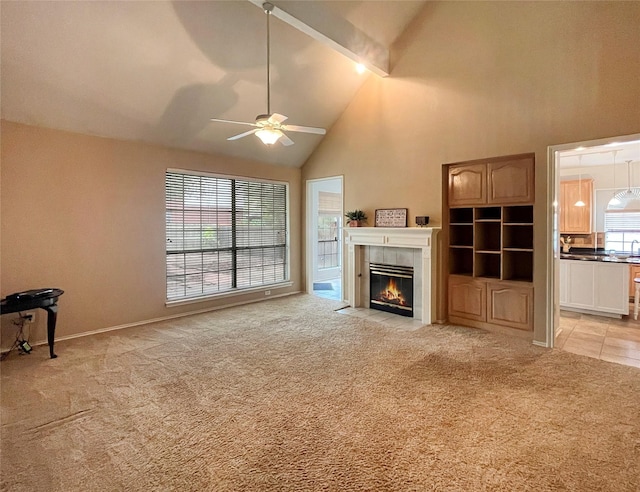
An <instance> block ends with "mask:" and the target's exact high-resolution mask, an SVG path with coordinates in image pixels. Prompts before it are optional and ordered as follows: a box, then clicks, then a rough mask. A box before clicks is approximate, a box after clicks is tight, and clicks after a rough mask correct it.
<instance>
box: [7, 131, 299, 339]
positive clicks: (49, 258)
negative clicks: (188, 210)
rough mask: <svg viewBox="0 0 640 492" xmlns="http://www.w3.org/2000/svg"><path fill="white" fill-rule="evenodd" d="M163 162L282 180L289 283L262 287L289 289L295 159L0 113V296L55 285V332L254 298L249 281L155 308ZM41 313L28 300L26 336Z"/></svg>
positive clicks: (41, 329)
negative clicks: (83, 129)
mask: <svg viewBox="0 0 640 492" xmlns="http://www.w3.org/2000/svg"><path fill="white" fill-rule="evenodd" d="M170 167H171V168H181V169H193V170H200V171H209V172H214V173H223V174H231V175H236V176H249V177H256V178H268V179H274V180H279V181H286V182H288V183H289V185H290V187H289V191H290V206H291V279H292V280H293V282H294V283H293V286H291V287H288V288H283V289H272V295H278V294H282V293H285V292H294V291H299V290H301V283H300V277H301V266H300V213H301V203H300V197H301V189H300V188H301V186H300V183H301V180H300V170H299V169H292V168H288V167H276V166H270V165H266V164H260V163H255V162H247V161H243V160H239V159H234V158H229V157H218V156H211V155H205V154H199V153H195V152H187V151H180V150H172V149H167V148H162V147H156V146H151V145H145V144H139V143H133V142H123V141H118V140H111V139H105V138H98V137H91V136H85V135H79V134H73V133H67V132H61V131H56V130H49V129H43V128H37V127H32V126H26V125H21V124H16V123H12V122H7V121H2V167H1V173H2V174H1V178H2V183H1V193H2V196H1V206H2V209H1V212H2V223H1V229H0V231H1V248H2V249H1V251H0V253H1V263H0V266H1V271H0V273H1V277H0V279H1V281H2V283H1V285H0V289H1V293H2V296H3V297H4V296H5V295H7V294H9V293H12V292H15V291H20V290H25V289H31V288H38V287H59V288H61V289H63V290H64V291H65V294H64V295H63V296H62V297H61V298H60V311H59V315H58V328H57V335H58V336H60V337H62V336H68V335H72V334H77V333H82V332H87V331H92V330H100V329H104V328H108V327H113V326H120V325H124V324H129V323H135V322H139V321H144V320H149V319H156V318H161V317H165V316H171V315H175V314H179V313H183V312H190V311H195V310H199V309H205V308H211V307H214V306H222V305H225V304H231V303H237V302H242V301H248V300H252V299H264V298H265V295H264V292H259V293H255V294H250V295H243V296H236V297H231V298H226V299H218V300H214V301H207V302H199V303H195V304H189V305H183V306H180V307H171V308H167V307H165V298H166V295H165V294H166V291H165V254H164V251H165V249H164V248H165V246H164V244H165V230H164V229H165V225H164V224H165V213H164V209H165V204H164V175H165V170H166V169H167V168H170ZM45 320H46V313H45V312H44V311H42V310H38V323H37V326H36V330H37V331H36V334H35V335H36V336H35V339H37V340H43V339H45V338H46V328H45V326H46V325H45ZM2 327H3V329H2V333H3V335H4V336H3V346H4V347H6V346H7V343H9V344H10V343H11V342H12V341H13V340H12V337H13V333H15V330H14V329H13V327H12V325H11V323H10V316H9V315H7V316H3V317H2ZM33 340H34V339H33V338H32V341H33Z"/></svg>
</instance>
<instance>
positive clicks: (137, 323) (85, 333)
mask: <svg viewBox="0 0 640 492" xmlns="http://www.w3.org/2000/svg"><path fill="white" fill-rule="evenodd" d="M301 293H302V291H299V290H298V291H295V292H286V293H284V294H277V295H273V296H269V298H268V299H253V300H249V301H240V302H234V303H232V304H225V305H224V306H215V307H210V308H205V309H197V310H195V311H188V312H186V313H180V314H172V315H170V316H163V317H161V318H153V319H146V320H143V321H135V322H133V323H126V324H124V325H118V326H109V327H106V328H99V329H97V330H91V331H83V332H82V333H75V334H73V335H66V336H63V337H56V339H55V341H56V342H61V341H63V340H72V339H74V338H81V337H87V336H90V335H97V334H98V333H106V332H108V331H115V330H122V329H124V328H133V327H134V326H143V325H150V324H151V323H159V322H161V321H168V320H170V319H176V318H184V317H185V316H193V315H194V314H203V313H209V312H211V311H219V310H220V309H227V308H230V307H236V306H242V305H245V304H254V303H256V302H264V301H268V300H270V299H276V298H278V297H287V296H292V295H295V294H301ZM29 343H30V345H31V346H32V347H35V346H38V345H47V340H39V341H37V342H33V343H31V342H29ZM8 351H9V349H8V348H4V349H2V351H1V352H0V353H5V352H8Z"/></svg>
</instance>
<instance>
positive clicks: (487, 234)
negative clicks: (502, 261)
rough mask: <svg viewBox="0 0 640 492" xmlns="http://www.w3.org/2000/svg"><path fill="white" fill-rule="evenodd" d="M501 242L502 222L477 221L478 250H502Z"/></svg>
mask: <svg viewBox="0 0 640 492" xmlns="http://www.w3.org/2000/svg"><path fill="white" fill-rule="evenodd" d="M500 243H501V235H500V222H476V224H475V244H474V246H475V249H476V251H496V252H500V246H501V244H500Z"/></svg>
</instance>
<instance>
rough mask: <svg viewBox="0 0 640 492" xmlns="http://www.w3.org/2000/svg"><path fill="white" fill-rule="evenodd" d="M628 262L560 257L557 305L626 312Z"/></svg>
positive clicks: (597, 310) (625, 313)
mask: <svg viewBox="0 0 640 492" xmlns="http://www.w3.org/2000/svg"><path fill="white" fill-rule="evenodd" d="M628 290H629V264H628V263H623V262H619V263H618V262H611V263H610V262H602V261H580V260H560V307H561V308H562V309H568V310H573V311H586V312H597V313H602V314H623V315H628V314H629V297H628Z"/></svg>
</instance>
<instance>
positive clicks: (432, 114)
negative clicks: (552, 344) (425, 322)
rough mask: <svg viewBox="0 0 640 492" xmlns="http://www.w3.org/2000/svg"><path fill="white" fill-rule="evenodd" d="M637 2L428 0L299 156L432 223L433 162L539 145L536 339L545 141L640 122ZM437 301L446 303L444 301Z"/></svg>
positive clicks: (348, 192) (347, 196)
mask: <svg viewBox="0 0 640 492" xmlns="http://www.w3.org/2000/svg"><path fill="white" fill-rule="evenodd" d="M639 25H640V3H639V2H589V3H586V2H468V3H465V2H429V3H428V4H427V5H426V7H425V9H424V10H423V11H422V12H421V14H420V15H419V16H418V18H417V19H416V20H415V21H414V22H413V24H412V25H411V26H410V27H409V29H408V30H407V31H406V32H405V33H404V35H403V37H402V38H401V39H400V40H399V42H398V43H397V44H396V46H395V47H394V50H393V57H392V59H393V63H394V66H393V69H392V73H391V76H390V77H388V78H385V79H382V78H378V77H376V76H370V78H369V80H368V81H367V83H366V84H365V85H364V86H363V88H362V89H361V90H360V92H359V93H358V94H357V96H356V97H355V98H354V100H353V101H352V103H351V105H350V106H349V108H348V109H347V110H346V111H345V113H344V114H343V116H342V117H341V119H340V120H339V121H338V122H337V123H336V124H335V125H334V127H333V128H332V129H331V131H330V132H329V134H328V135H327V137H326V138H325V139H324V140H323V142H322V143H321V145H320V146H319V147H318V149H317V150H316V152H314V154H313V155H312V157H311V158H310V159H309V161H308V162H307V163H306V164H305V166H304V167H303V173H302V175H303V180H306V179H313V178H320V177H323V176H335V175H344V200H345V210H352V209H354V208H360V209H364V210H365V211H366V212H368V215H369V216H370V217H371V216H372V215H373V212H374V210H375V209H376V208H392V207H408V208H409V217H410V222H411V223H412V222H413V218H414V217H415V216H416V215H430V216H431V219H432V225H438V224H440V223H441V218H442V203H441V200H442V198H441V197H442V194H441V187H442V181H441V166H442V164H445V163H452V162H458V161H465V160H470V159H478V158H484V157H492V156H500V155H509V154H518V153H525V152H535V154H536V206H535V223H536V225H535V257H534V261H535V278H534V287H535V324H536V326H535V332H534V337H535V339H536V340H540V341H542V340H544V338H545V319H544V318H545V297H546V293H547V291H546V283H547V282H546V280H547V279H546V274H545V268H546V258H547V255H548V254H550V251H549V245H550V238H548V237H547V232H546V228H547V224H546V214H547V209H548V207H549V204H548V200H547V157H546V152H547V147H548V146H550V145H556V144H562V143H569V142H577V141H583V140H589V139H596V138H604V137H608V136H614V135H625V134H631V133H636V132H639V131H640V84H639V83H638V80H640V29H638V26H639ZM441 309H442V306H441Z"/></svg>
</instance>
